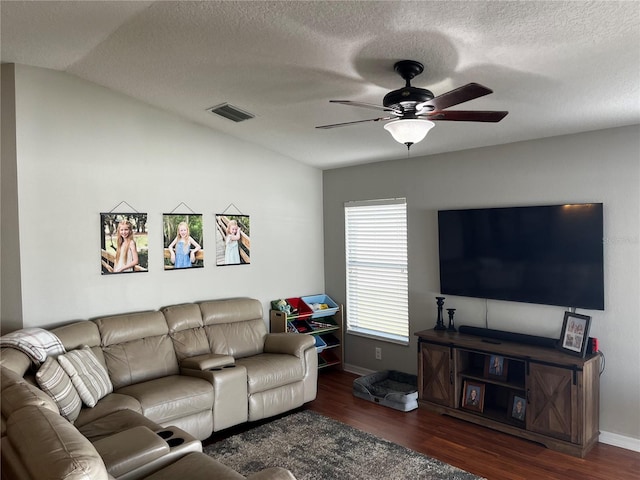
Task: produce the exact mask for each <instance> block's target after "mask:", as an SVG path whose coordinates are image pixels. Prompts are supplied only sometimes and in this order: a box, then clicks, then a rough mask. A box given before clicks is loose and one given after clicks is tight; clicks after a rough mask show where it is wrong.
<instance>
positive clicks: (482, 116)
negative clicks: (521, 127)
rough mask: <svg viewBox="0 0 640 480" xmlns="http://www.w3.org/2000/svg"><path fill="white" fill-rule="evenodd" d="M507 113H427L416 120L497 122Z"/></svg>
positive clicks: (478, 111)
mask: <svg viewBox="0 0 640 480" xmlns="http://www.w3.org/2000/svg"><path fill="white" fill-rule="evenodd" d="M508 113H509V112H494V111H482V110H445V111H443V112H429V113H425V114H422V115H418V118H426V119H428V120H450V121H454V122H499V121H500V120H502V119H503V118H504V117H506V116H507V114H508Z"/></svg>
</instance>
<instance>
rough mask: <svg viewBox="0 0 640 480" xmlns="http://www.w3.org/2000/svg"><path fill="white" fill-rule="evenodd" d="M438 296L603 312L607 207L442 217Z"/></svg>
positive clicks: (563, 207) (443, 212) (479, 211)
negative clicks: (604, 209) (604, 243)
mask: <svg viewBox="0 0 640 480" xmlns="http://www.w3.org/2000/svg"><path fill="white" fill-rule="evenodd" d="M438 240H439V252H440V291H441V293H442V294H449V295H459V296H464V297H476V298H486V299H496V300H507V301H514V302H525V303H535V304H543V305H559V306H564V307H568V308H583V309H589V310H604V268H603V205H602V203H588V204H571V205H542V206H528V207H506V208H478V209H464V210H440V211H438Z"/></svg>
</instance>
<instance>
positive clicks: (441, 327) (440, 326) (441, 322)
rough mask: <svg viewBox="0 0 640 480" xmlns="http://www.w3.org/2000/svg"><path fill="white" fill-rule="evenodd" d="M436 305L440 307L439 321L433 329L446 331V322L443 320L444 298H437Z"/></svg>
mask: <svg viewBox="0 0 640 480" xmlns="http://www.w3.org/2000/svg"><path fill="white" fill-rule="evenodd" d="M436 304H437V305H438V321H437V322H436V326H435V327H433V329H434V330H446V329H447V327H445V326H444V320H443V319H442V306H443V305H444V297H436Z"/></svg>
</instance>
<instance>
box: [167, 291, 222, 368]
mask: <svg viewBox="0 0 640 480" xmlns="http://www.w3.org/2000/svg"><path fill="white" fill-rule="evenodd" d="M161 311H162V314H163V315H164V318H165V320H166V322H167V326H168V327H169V336H170V337H171V340H172V341H173V348H174V349H175V352H176V357H177V358H178V362H180V361H182V360H183V359H184V358H189V357H195V356H198V355H204V354H207V353H210V348H209V342H208V340H207V334H206V333H205V330H204V324H203V322H202V315H201V313H200V307H199V306H198V305H197V304H195V303H185V304H181V305H172V306H170V307H165V308H163V309H162V310H161Z"/></svg>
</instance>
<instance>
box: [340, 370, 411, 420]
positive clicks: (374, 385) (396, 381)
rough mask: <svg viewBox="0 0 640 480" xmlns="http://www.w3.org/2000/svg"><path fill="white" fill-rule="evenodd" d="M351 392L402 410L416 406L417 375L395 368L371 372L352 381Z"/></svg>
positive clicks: (406, 410)
mask: <svg viewBox="0 0 640 480" xmlns="http://www.w3.org/2000/svg"><path fill="white" fill-rule="evenodd" d="M353 394H354V395H355V396H356V397H358V398H362V399H364V400H369V401H370V402H374V403H379V404H380V405H384V406H385V407H390V408H394V409H396V410H400V411H402V412H409V411H411V410H415V409H416V408H418V377H417V376H416V375H411V374H408V373H403V372H397V371H395V370H385V371H383V372H376V373H372V374H371V375H365V376H364V377H360V378H356V379H355V380H354V381H353Z"/></svg>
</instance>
